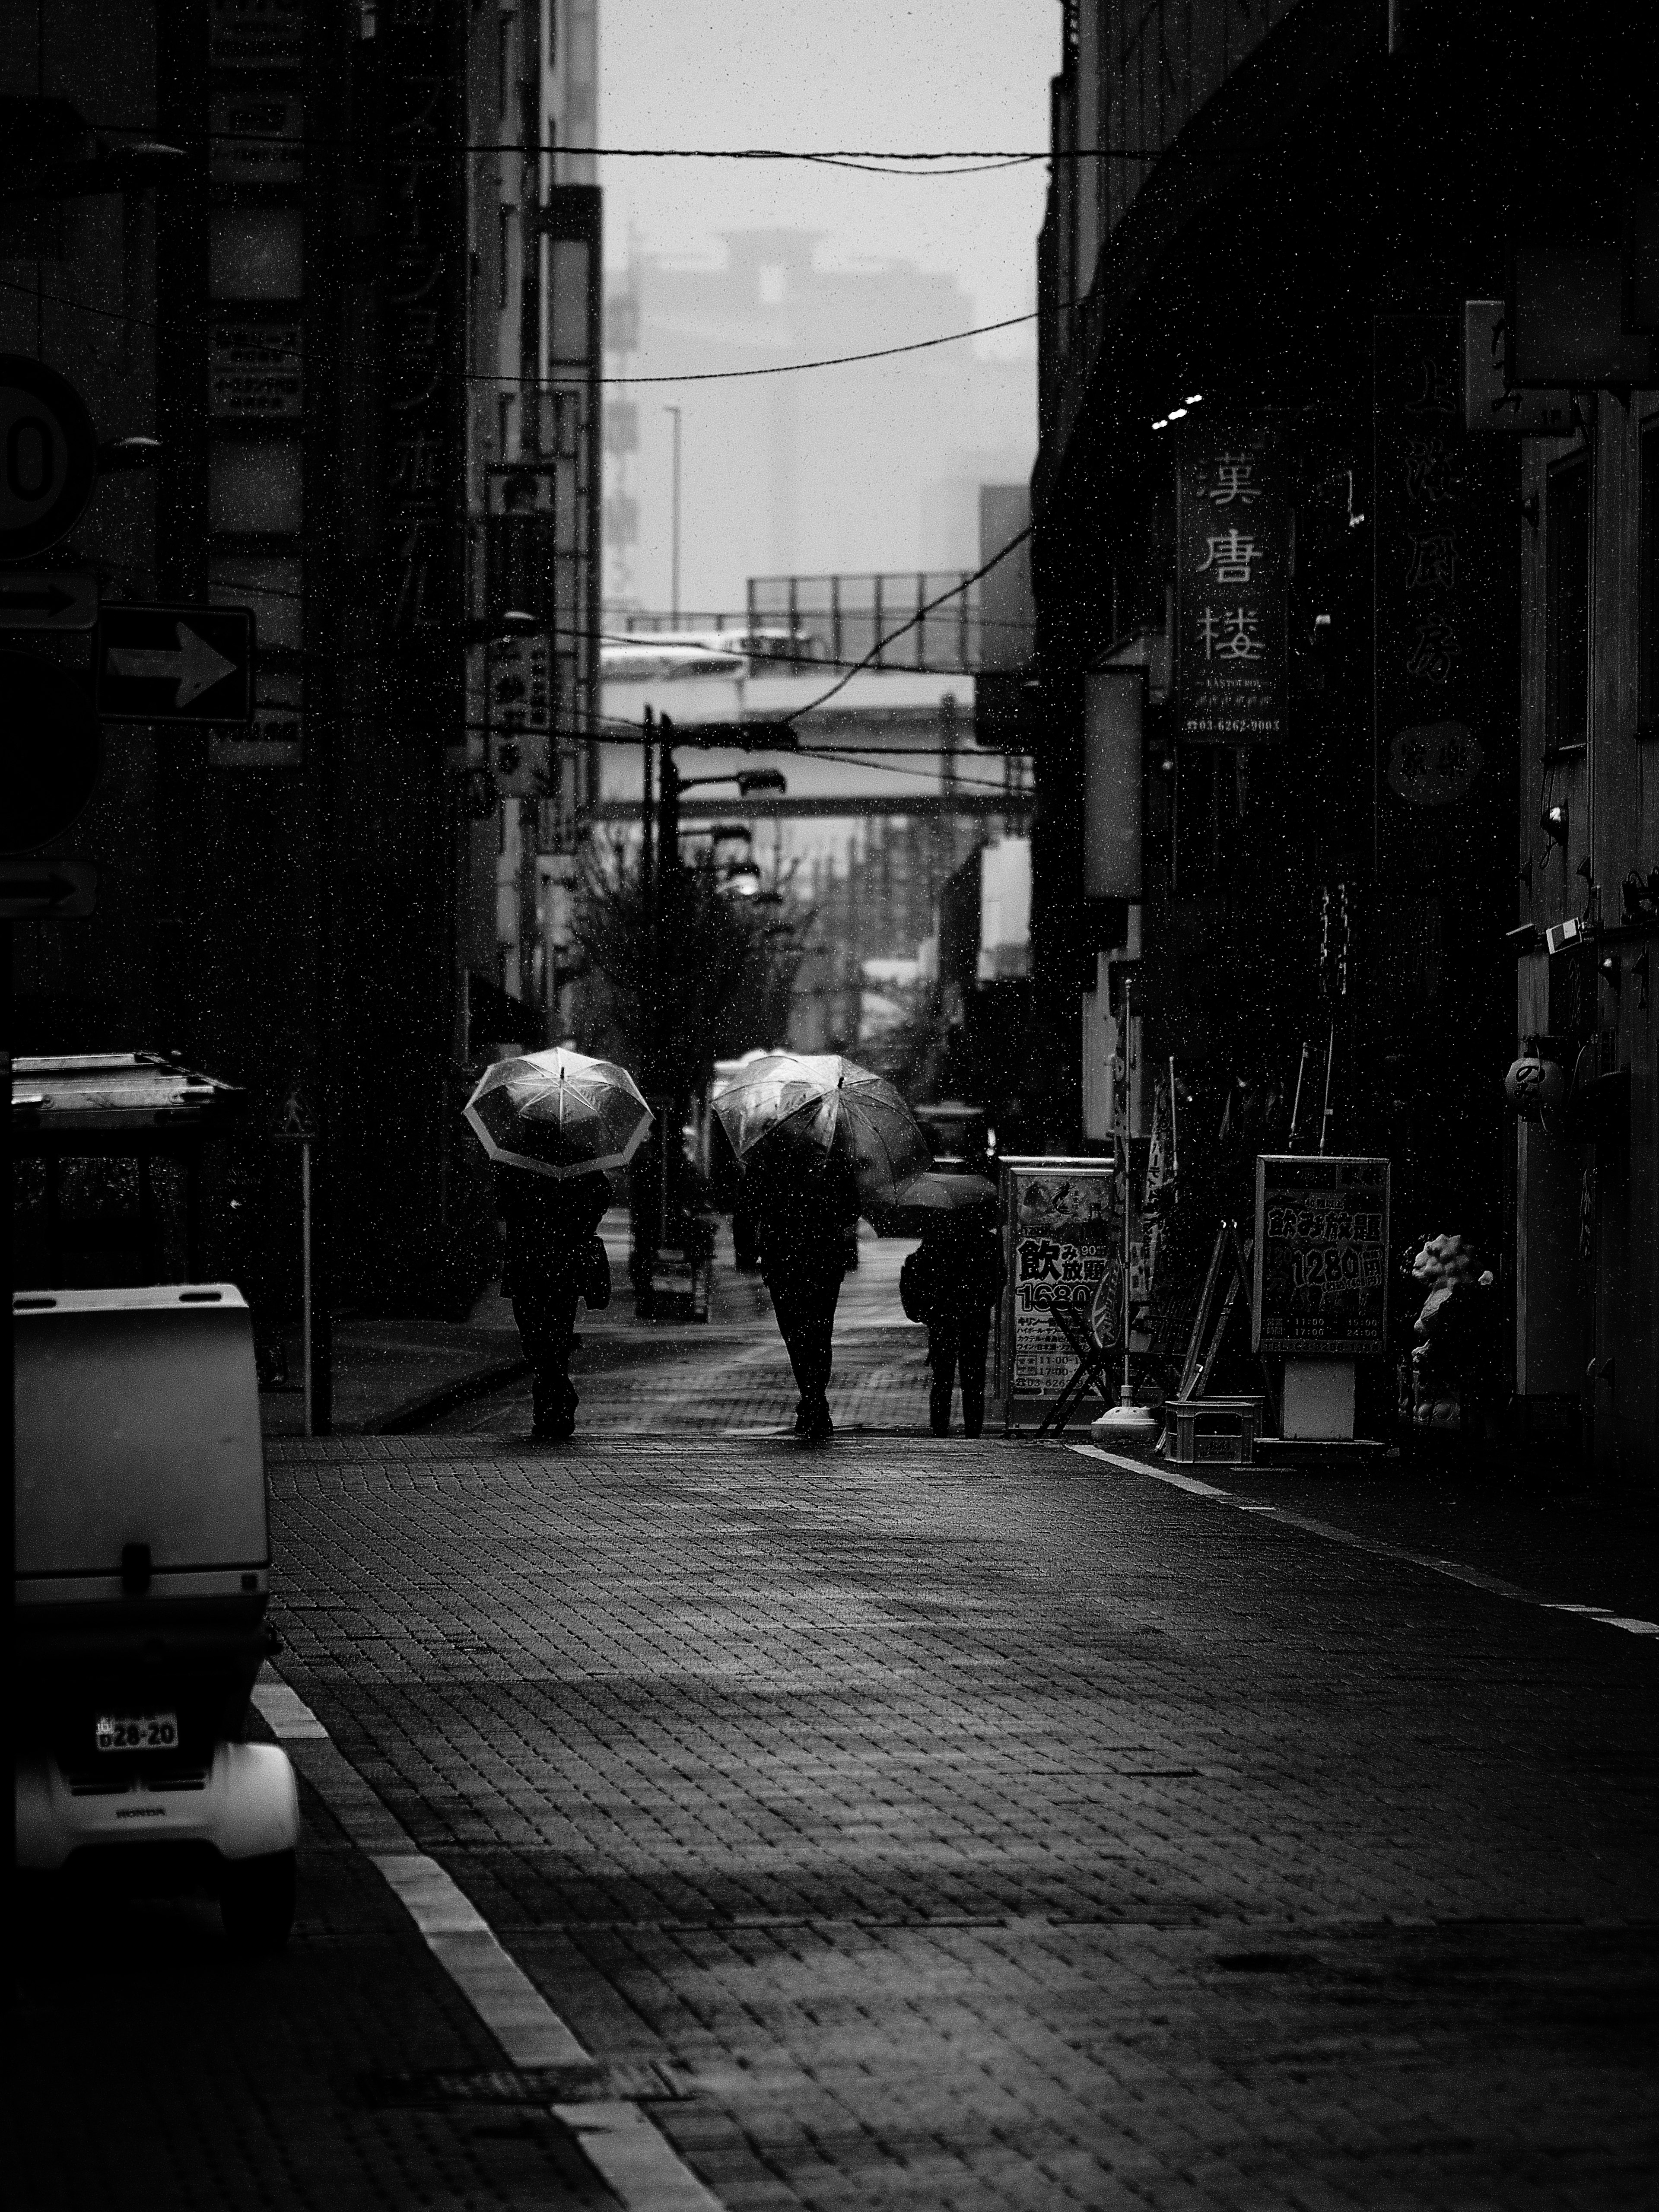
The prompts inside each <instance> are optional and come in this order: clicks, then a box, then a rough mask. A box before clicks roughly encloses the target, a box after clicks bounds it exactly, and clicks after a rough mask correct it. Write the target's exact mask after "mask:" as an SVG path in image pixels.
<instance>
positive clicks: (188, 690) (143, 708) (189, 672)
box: [95, 605, 253, 722]
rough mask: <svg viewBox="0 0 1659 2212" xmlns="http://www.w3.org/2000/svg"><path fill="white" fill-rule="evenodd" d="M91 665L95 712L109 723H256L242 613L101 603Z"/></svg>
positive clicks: (248, 619)
mask: <svg viewBox="0 0 1659 2212" xmlns="http://www.w3.org/2000/svg"><path fill="white" fill-rule="evenodd" d="M95 662H96V667H97V671H98V711H99V713H100V714H103V715H105V716H106V717H108V718H109V719H110V720H112V721H118V722H248V721H252V719H253V617H252V613H251V611H249V610H248V609H247V608H246V607H149V606H128V605H105V606H104V607H102V608H101V609H100V611H99V617H98V646H97V653H96V656H95Z"/></svg>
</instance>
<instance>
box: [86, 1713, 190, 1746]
mask: <svg viewBox="0 0 1659 2212" xmlns="http://www.w3.org/2000/svg"><path fill="white" fill-rule="evenodd" d="M93 1735H94V1741H95V1742H96V1744H97V1746H98V1748H99V1750H100V1751H177V1750H178V1748H179V1716H178V1714H177V1713H100V1714H99V1716H98V1717H97V1719H96V1720H95V1721H94V1723H93Z"/></svg>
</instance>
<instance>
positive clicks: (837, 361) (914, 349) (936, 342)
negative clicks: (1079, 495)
mask: <svg viewBox="0 0 1659 2212" xmlns="http://www.w3.org/2000/svg"><path fill="white" fill-rule="evenodd" d="M1044 313H1059V314H1064V313H1066V309H1065V308H1064V307H1060V308H1055V309H1044V308H1042V307H1037V308H1034V309H1033V310H1032V311H1031V313H1029V314H1024V315H1006V316H1004V318H1003V319H1002V320H1001V321H1000V322H997V323H975V325H974V326H973V328H972V329H971V330H966V331H944V332H943V333H942V334H941V335H940V336H939V337H936V338H912V339H911V340H910V341H909V342H908V343H907V344H905V345H891V346H872V348H870V349H869V350H868V351H867V352H865V353H832V354H825V355H823V356H822V357H821V358H820V359H818V360H817V361H781V362H769V363H768V364H767V366H766V367H764V368H696V369H677V370H675V371H673V372H671V374H666V375H659V376H599V377H595V378H594V379H593V381H594V382H595V383H596V384H729V383H732V382H734V381H736V380H738V379H741V378H746V377H753V376H797V375H799V374H800V372H801V371H802V370H803V369H806V368H848V367H850V366H851V365H852V363H853V362H860V361H889V360H890V359H891V358H892V356H894V355H895V354H901V353H927V351H928V350H929V349H931V348H932V347H933V346H944V345H957V344H959V343H961V341H962V340H963V338H978V337H984V336H985V335H986V333H987V331H1012V330H1014V329H1016V328H1017V327H1018V325H1021V324H1023V323H1035V322H1036V321H1037V319H1039V317H1040V316H1042V314H1044ZM584 381H586V380H584ZM467 382H468V383H469V384H508V385H516V386H519V387H520V389H524V388H529V389H531V390H533V391H537V392H551V391H555V390H556V389H557V388H558V387H557V385H556V381H555V380H554V379H552V378H550V377H530V376H513V375H509V374H506V373H505V372H502V373H501V374H495V373H483V374H470V375H469V376H468V378H467Z"/></svg>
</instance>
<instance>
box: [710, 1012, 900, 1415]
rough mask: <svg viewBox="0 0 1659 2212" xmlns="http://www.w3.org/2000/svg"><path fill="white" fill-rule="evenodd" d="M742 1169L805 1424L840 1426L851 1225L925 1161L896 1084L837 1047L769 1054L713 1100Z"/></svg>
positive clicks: (890, 1196)
mask: <svg viewBox="0 0 1659 2212" xmlns="http://www.w3.org/2000/svg"><path fill="white" fill-rule="evenodd" d="M714 1112H715V1114H716V1115H717V1116H718V1117H719V1119H720V1126H721V1127H722V1128H724V1130H725V1131H726V1135H727V1136H728V1137H729V1138H730V1139H731V1140H732V1151H733V1152H735V1153H736V1154H737V1156H738V1160H739V1162H740V1163H741V1164H742V1165H743V1168H744V1176H745V1182H746V1184H747V1188H748V1189H749V1192H750V1199H751V1204H752V1207H753V1211H754V1215H755V1223H756V1230H757V1243H758V1244H759V1247H760V1254H761V1272H762V1273H763V1276H764V1277H765V1279H766V1284H767V1287H768V1289H769V1291H771V1293H772V1304H773V1306H774V1308H775V1311H776V1314H777V1317H778V1328H779V1330H780V1332H781V1335H782V1337H783V1340H784V1344H785V1346H786V1347H787V1351H788V1353H789V1364H790V1365H791V1366H792V1367H793V1370H794V1374H795V1382H796V1386H797V1388H798V1389H799V1392H800V1404H799V1407H798V1408H797V1411H796V1416H795V1432H796V1434H797V1435H798V1436H800V1437H805V1438H806V1439H807V1440H808V1441H809V1442H812V1443H819V1442H822V1441H823V1439H824V1438H825V1437H829V1435H831V1434H832V1433H833V1431H834V1426H835V1424H834V1423H833V1421H832V1420H831V1419H830V1418H829V1395H828V1392H829V1366H830V1358H831V1339H832V1333H833V1330H834V1326H835V1317H836V1301H837V1300H838V1298H839V1297H840V1295H841V1279H842V1274H843V1273H844V1272H845V1269H846V1266H847V1237H848V1231H849V1230H851V1229H852V1228H853V1227H854V1225H855V1224H856V1222H857V1219H858V1217H859V1215H860V1212H868V1211H869V1210H870V1209H871V1208H872V1207H875V1206H890V1205H891V1203H892V1201H893V1194H894V1192H895V1190H896V1188H897V1186H898V1185H899V1183H901V1182H905V1181H907V1180H908V1179H909V1178H910V1177H911V1176H915V1175H916V1174H917V1173H918V1172H919V1171H920V1170H921V1169H923V1168H924V1167H926V1165H927V1140H926V1139H925V1138H924V1137H923V1135H922V1133H921V1130H920V1129H919V1128H918V1127H916V1124H915V1119H914V1117H913V1116H912V1115H911V1112H910V1109H909V1108H908V1106H907V1105H906V1104H905V1103H904V1101H903V1099H902V1098H901V1097H899V1095H898V1093H897V1091H895V1090H894V1089H893V1086H892V1085H891V1084H890V1083H888V1082H885V1081H884V1079H882V1077H880V1076H878V1075H875V1074H872V1073H871V1071H870V1070H869V1069H868V1068H866V1067H860V1066H857V1065H856V1064H855V1063H854V1061H852V1060H843V1059H842V1057H841V1056H840V1054H836V1053H787V1052H779V1053H767V1054H763V1056H762V1057H761V1058H760V1059H758V1060H753V1061H751V1062H750V1064H749V1065H748V1066H745V1067H743V1068H741V1069H740V1070H739V1071H738V1073H737V1074H736V1075H735V1076H734V1077H733V1079H732V1082H731V1083H730V1084H729V1085H727V1086H726V1089H725V1090H724V1091H721V1093H720V1096H719V1097H717V1098H716V1099H715V1100H714Z"/></svg>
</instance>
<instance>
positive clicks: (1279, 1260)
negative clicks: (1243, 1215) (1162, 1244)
mask: <svg viewBox="0 0 1659 2212" xmlns="http://www.w3.org/2000/svg"><path fill="white" fill-rule="evenodd" d="M1388 1253H1389V1163H1388V1162H1387V1160H1383V1159H1369V1158H1352V1157H1349V1158H1336V1157H1334V1156H1332V1157H1327V1158H1317V1157H1316V1156H1311V1155H1308V1154H1282V1155H1273V1154H1265V1153H1263V1154H1259V1155H1258V1156H1257V1158H1256V1164H1255V1297H1254V1300H1253V1304H1254V1312H1253V1315H1252V1321H1253V1329H1252V1340H1253V1344H1254V1346H1255V1349H1256V1350H1257V1351H1258V1352H1263V1353H1265V1354H1267V1355H1268V1356H1269V1357H1272V1356H1274V1355H1278V1356H1279V1357H1282V1358H1283V1359H1284V1362H1285V1387H1284V1394H1283V1403H1282V1405H1281V1407H1280V1425H1281V1428H1282V1430H1283V1433H1284V1434H1285V1436H1286V1437H1295V1436H1303V1437H1332V1438H1337V1437H1352V1434H1353V1404H1354V1362H1355V1360H1356V1359H1358V1358H1367V1357H1375V1356H1376V1355H1378V1354H1380V1353H1382V1352H1384V1351H1386V1349H1387V1345H1388V1325H1389V1268H1388Z"/></svg>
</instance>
